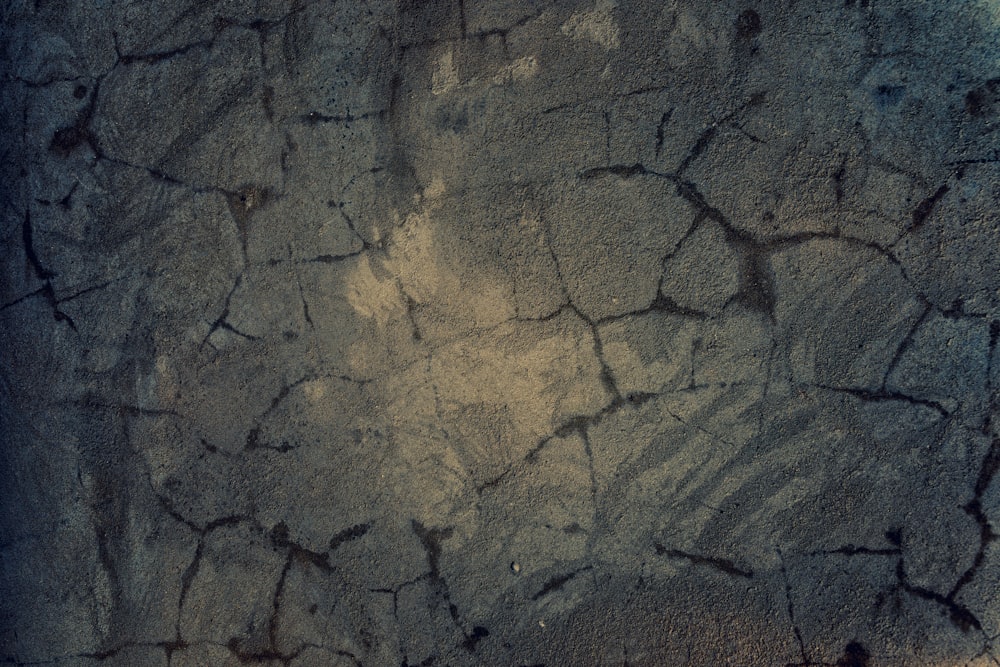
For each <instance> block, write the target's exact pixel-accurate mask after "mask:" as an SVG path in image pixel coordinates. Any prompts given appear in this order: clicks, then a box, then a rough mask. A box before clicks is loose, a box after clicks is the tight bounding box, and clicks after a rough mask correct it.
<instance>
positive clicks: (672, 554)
mask: <svg viewBox="0 0 1000 667" xmlns="http://www.w3.org/2000/svg"><path fill="white" fill-rule="evenodd" d="M653 548H654V549H655V550H656V555H658V556H666V557H667V558H679V559H682V560H686V561H689V562H691V563H692V564H694V565H705V566H707V567H710V568H712V569H715V570H718V571H719V572H722V573H724V574H728V575H732V576H735V577H743V578H744V579H753V570H744V569H743V568H741V567H738V566H737V565H736V563H734V562H733V561H731V560H729V559H728V558H716V557H714V556H702V555H699V554H694V553H690V552H687V551H681V550H680V549H668V548H667V547H665V546H663V544H661V543H659V542H654V543H653Z"/></svg>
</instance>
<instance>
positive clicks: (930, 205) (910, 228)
mask: <svg viewBox="0 0 1000 667" xmlns="http://www.w3.org/2000/svg"><path fill="white" fill-rule="evenodd" d="M950 189H951V188H949V187H948V184H947V183H944V184H943V185H941V187H939V188H938V189H937V190H936V191H935V192H934V194H932V195H931V196H929V197H927V198H926V199H924V200H923V201H921V202H920V203H919V204H918V205H917V207H916V208H915V209H913V217H912V218H911V220H910V224H908V225H907V226H906V228H905V229H904V230H903V235H904V236H905V235H906V234H910V233H912V232H915V231H917V230H919V229H920V228H921V227H923V225H924V223H925V222H927V219H928V218H930V216H931V213H933V212H934V207H935V206H936V205H937V203H938V202H939V201H940V200H941V198H942V197H944V196H945V195H946V194H948V191H949V190H950ZM897 243H898V241H897Z"/></svg>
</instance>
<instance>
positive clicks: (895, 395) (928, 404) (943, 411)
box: [810, 384, 951, 419]
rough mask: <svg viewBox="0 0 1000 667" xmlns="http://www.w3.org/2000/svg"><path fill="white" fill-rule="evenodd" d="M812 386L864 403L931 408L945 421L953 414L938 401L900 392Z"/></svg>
mask: <svg viewBox="0 0 1000 667" xmlns="http://www.w3.org/2000/svg"><path fill="white" fill-rule="evenodd" d="M810 386H812V387H815V388H817V389H823V390H825V391H836V392H840V393H844V394H849V395H851V396H854V397H855V398H857V399H860V400H861V401H864V402H879V401H902V402H904V403H909V404H910V405H919V406H921V407H925V408H930V409H932V410H934V411H936V412H937V413H938V414H940V415H941V416H942V417H943V418H945V419H947V418H948V417H951V412H950V411H949V410H948V409H947V408H945V407H944V406H943V405H941V404H940V403H938V402H937V401H932V400H930V399H924V398H915V397H913V396H909V395H907V394H904V393H902V392H899V391H886V390H884V389H880V390H878V391H872V390H870V389H864V388H861V387H833V386H830V385H826V384H812V385H810Z"/></svg>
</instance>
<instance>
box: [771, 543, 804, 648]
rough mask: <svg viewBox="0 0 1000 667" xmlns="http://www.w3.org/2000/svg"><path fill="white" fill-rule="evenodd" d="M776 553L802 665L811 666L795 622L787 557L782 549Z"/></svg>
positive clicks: (787, 609) (786, 608)
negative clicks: (786, 563) (786, 562)
mask: <svg viewBox="0 0 1000 667" xmlns="http://www.w3.org/2000/svg"><path fill="white" fill-rule="evenodd" d="M776 551H777V553H778V564H779V566H780V571H781V577H782V579H783V580H784V583H785V610H786V611H787V613H788V619H789V620H790V621H791V623H792V631H793V632H794V633H795V641H796V642H797V643H798V645H799V655H800V656H801V657H802V663H803V664H806V665H809V664H812V663H811V661H810V660H809V656H808V654H807V653H806V643H805V642H804V641H803V640H802V632H801V631H800V630H799V626H798V623H797V622H796V621H795V605H794V604H793V603H792V584H791V582H790V580H789V579H788V569H787V568H786V567H785V556H784V554H782V553H781V549H776Z"/></svg>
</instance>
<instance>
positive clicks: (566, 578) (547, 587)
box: [531, 565, 594, 602]
mask: <svg viewBox="0 0 1000 667" xmlns="http://www.w3.org/2000/svg"><path fill="white" fill-rule="evenodd" d="M592 569H594V566H593V565H587V566H585V567H581V568H579V569H577V570H573V571H571V572H567V573H566V574H559V575H556V576H554V577H552V578H550V579H549V580H548V581H546V582H545V584H544V585H543V586H542V587H541V588H540V589H539V590H538V592H537V593H535V594H534V595H532V596H531V600H532V602H537V601H538V600H540V599H542V598H543V597H545V596H546V595H550V594H551V593H555V592H557V591H560V590H562V588H563V587H564V586H565V585H566V584H568V583H569V582H571V581H573V579H575V578H576V577H577V575H579V574H581V573H583V572H587V571H589V570H592Z"/></svg>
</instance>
